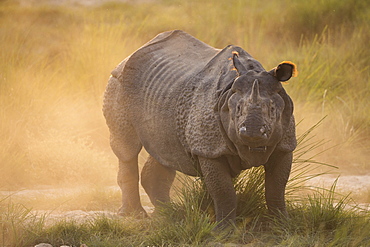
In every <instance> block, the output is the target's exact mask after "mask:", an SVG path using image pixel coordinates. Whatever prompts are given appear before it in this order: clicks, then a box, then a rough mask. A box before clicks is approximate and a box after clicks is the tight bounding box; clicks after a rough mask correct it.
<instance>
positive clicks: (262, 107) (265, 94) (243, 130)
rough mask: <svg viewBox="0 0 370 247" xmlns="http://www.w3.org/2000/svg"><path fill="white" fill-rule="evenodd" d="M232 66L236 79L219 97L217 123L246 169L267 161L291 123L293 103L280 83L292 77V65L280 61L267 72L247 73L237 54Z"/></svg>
mask: <svg viewBox="0 0 370 247" xmlns="http://www.w3.org/2000/svg"><path fill="white" fill-rule="evenodd" d="M252 62H256V63H258V62H257V61H255V60H254V61H252ZM233 64H234V67H235V68H236V70H237V72H238V77H237V78H236V79H235V80H234V81H233V83H232V84H231V87H230V88H229V90H228V92H227V94H226V93H225V94H224V95H223V96H221V97H223V99H222V100H221V101H222V106H221V109H219V110H220V111H219V114H220V120H221V123H222V126H223V129H224V132H225V134H226V135H227V138H228V139H229V140H231V142H232V144H233V145H232V146H233V148H234V151H235V152H237V153H238V155H239V157H240V158H241V159H242V160H243V161H244V162H246V163H247V164H248V166H259V165H262V164H265V163H266V162H267V161H268V158H269V157H270V155H271V153H272V152H273V151H274V150H275V148H276V147H277V146H278V145H279V143H280V142H282V140H283V137H284V135H285V132H286V131H287V129H288V128H289V125H290V124H291V118H292V114H293V103H292V100H291V99H290V97H289V96H288V95H287V94H286V92H285V90H284V88H283V87H282V85H281V83H280V82H282V81H287V80H289V79H290V78H291V77H292V76H294V74H295V72H296V66H295V65H294V64H293V63H291V62H283V63H281V64H279V65H278V66H277V67H276V68H274V69H272V70H271V71H265V70H263V69H249V70H247V69H246V68H245V67H244V65H243V64H242V63H241V61H240V60H239V59H238V54H237V53H234V56H233ZM248 67H252V66H248ZM261 68H262V66H261ZM293 127H294V126H293ZM294 139H295V137H294ZM294 141H295V140H294ZM290 151H292V150H290Z"/></svg>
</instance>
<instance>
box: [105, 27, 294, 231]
mask: <svg viewBox="0 0 370 247" xmlns="http://www.w3.org/2000/svg"><path fill="white" fill-rule="evenodd" d="M293 70H294V65H291V64H285V63H282V64H280V65H279V66H277V68H274V69H273V70H271V71H265V70H264V69H263V67H262V65H261V64H260V63H259V62H258V61H256V60H255V59H253V58H252V57H251V56H250V55H249V54H248V53H246V52H245V51H244V50H243V49H241V48H240V47H236V46H228V47H226V48H224V49H222V50H219V49H215V48H213V47H210V46H208V45H207V44H205V43H203V42H201V41H199V40H197V39H195V38H194V37H192V36H190V35H188V34H187V33H185V32H182V31H178V30H176V31H171V32H165V33H161V34H159V35H158V36H157V37H155V38H154V39H153V40H151V41H149V42H148V43H147V44H145V45H144V46H143V47H141V48H140V49H138V50H137V51H136V52H134V53H133V54H132V55H131V56H129V57H128V58H126V59H125V60H123V61H122V62H121V63H120V64H119V65H118V66H117V67H116V69H115V70H114V71H113V72H112V76H111V78H110V79H109V83H108V86H107V88H106V92H105V96H104V106H103V112H104V116H105V118H106V122H107V125H108V127H109V130H110V140H111V147H112V150H113V152H114V153H115V155H116V156H117V157H118V159H119V172H118V184H119V186H120V188H121V190H122V207H121V208H120V210H119V213H120V214H121V215H128V214H132V213H136V214H142V215H146V213H145V211H144V209H143V207H142V205H141V203H140V197H139V171H138V154H139V152H140V150H141V149H142V147H144V148H145V149H146V150H147V152H148V153H149V154H150V156H149V158H148V160H147V162H146V163H145V165H144V167H143V170H142V172H141V184H142V186H143V187H144V189H145V191H146V192H147V194H148V195H149V197H150V200H151V202H152V203H153V204H154V206H158V204H159V203H161V202H167V201H169V199H170V198H169V191H170V187H171V184H172V182H173V180H174V177H175V173H176V171H180V172H183V173H185V174H188V175H191V176H201V177H202V178H203V180H204V182H205V184H206V187H207V189H208V191H209V193H210V195H211V197H212V198H213V201H214V205H215V210H216V220H217V221H218V222H220V225H226V224H228V222H229V221H234V220H235V209H236V194H235V191H234V187H233V183H232V178H233V177H235V176H236V175H238V174H239V173H240V172H241V171H242V170H244V169H248V168H250V167H253V166H260V165H263V166H264V167H265V174H266V175H265V181H266V182H265V186H266V202H267V206H268V208H269V210H270V211H271V212H272V213H274V214H279V215H281V214H282V215H287V212H286V207H285V199H284V192H285V186H286V183H287V180H288V177H289V174H290V169H291V164H292V151H293V150H294V149H295V147H296V139H295V124H294V117H293V115H292V113H293V103H292V101H291V99H290V98H289V96H288V95H287V94H286V92H285V90H284V89H283V87H282V85H281V83H280V81H286V80H288V79H289V78H290V77H291V76H292V73H293Z"/></svg>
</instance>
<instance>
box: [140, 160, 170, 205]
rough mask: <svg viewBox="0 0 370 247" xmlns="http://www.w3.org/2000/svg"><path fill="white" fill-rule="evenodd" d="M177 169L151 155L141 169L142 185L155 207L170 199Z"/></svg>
mask: <svg viewBox="0 0 370 247" xmlns="http://www.w3.org/2000/svg"><path fill="white" fill-rule="evenodd" d="M175 176H176V171H175V170H173V169H170V168H168V167H165V166H163V165H162V164H160V163H159V162H158V161H157V160H156V159H154V158H153V157H152V156H149V157H148V159H147V161H146V162H145V165H144V167H143V169H142V171H141V185H142V186H143V188H144V190H145V191H146V193H147V194H148V196H149V198H150V201H151V202H152V204H153V205H154V207H155V208H157V206H159V205H160V204H162V203H165V202H169V201H170V189H171V185H172V183H173V181H174V179H175Z"/></svg>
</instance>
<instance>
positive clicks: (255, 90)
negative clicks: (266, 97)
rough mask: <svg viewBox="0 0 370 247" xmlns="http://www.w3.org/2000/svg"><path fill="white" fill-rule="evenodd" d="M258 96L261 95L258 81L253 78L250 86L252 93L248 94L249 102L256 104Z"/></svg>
mask: <svg viewBox="0 0 370 247" xmlns="http://www.w3.org/2000/svg"><path fill="white" fill-rule="evenodd" d="M260 98H261V96H260V86H259V82H258V80H257V79H255V80H254V82H253V86H252V93H251V95H250V102H251V103H254V104H256V103H258V101H259V99H260Z"/></svg>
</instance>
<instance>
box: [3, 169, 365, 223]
mask: <svg viewBox="0 0 370 247" xmlns="http://www.w3.org/2000/svg"><path fill="white" fill-rule="evenodd" d="M337 178H338V177H335V176H332V175H331V176H329V175H325V176H320V177H317V178H313V179H311V180H310V181H309V182H308V183H307V185H310V186H316V187H324V188H330V187H331V186H332V185H333V183H334V182H335V180H336V179H337ZM84 190H85V188H84V189H81V188H63V189H62V188H61V189H39V190H20V191H0V198H4V197H8V196H10V197H11V198H12V200H13V201H22V202H25V201H27V200H30V201H33V202H35V201H37V200H38V199H39V198H42V200H43V201H45V198H49V199H50V200H55V199H57V198H58V197H64V198H68V197H71V198H73V197H74V196H77V197H78V196H79V195H80V194H81V191H84ZM103 190H104V191H105V192H106V193H112V194H117V193H118V194H119V193H120V189H119V187H118V186H109V187H106V188H104V189H103ZM336 191H337V192H339V193H341V194H343V195H347V194H348V193H351V197H352V198H354V199H355V201H356V203H359V205H360V207H361V208H364V209H367V210H369V209H370V175H362V176H354V175H349V176H340V177H339V178H338V182H337V185H336ZM141 198H142V202H143V205H144V208H145V210H146V211H147V212H149V213H150V212H152V211H153V207H152V205H151V204H150V203H149V200H148V197H147V195H146V194H145V192H144V191H143V190H142V191H141ZM67 203H68V202H67ZM86 203H88V202H86ZM53 207H54V208H52V209H50V210H49V209H48V210H46V209H42V210H40V209H37V208H36V210H33V211H32V213H34V214H37V215H40V216H46V219H47V222H49V223H53V222H55V221H59V220H62V219H75V220H77V221H84V220H87V219H89V218H92V217H96V216H99V215H105V216H108V217H117V215H116V211H115V209H113V208H107V209H103V210H94V211H88V210H63V209H59V208H58V207H55V206H53Z"/></svg>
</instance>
